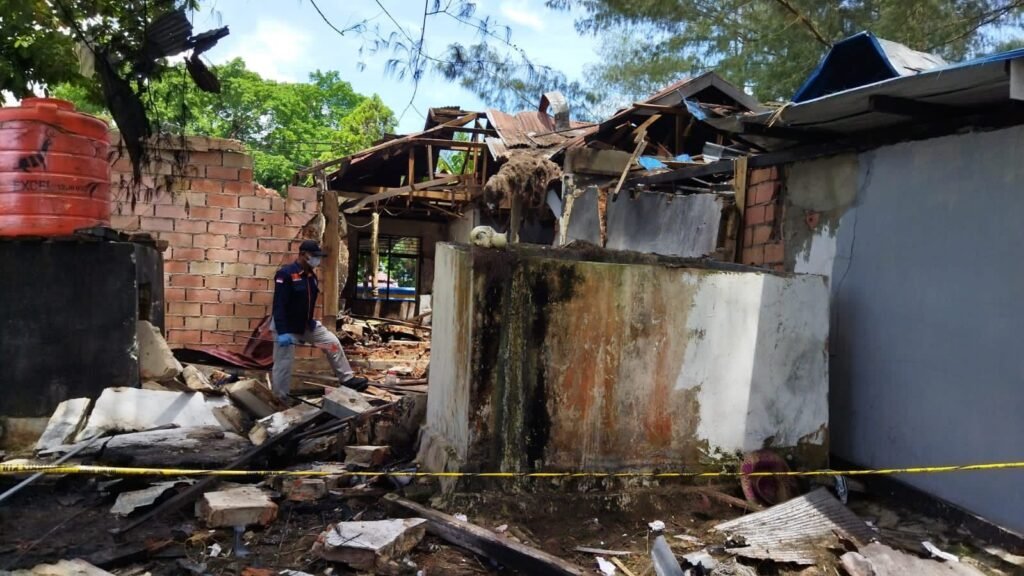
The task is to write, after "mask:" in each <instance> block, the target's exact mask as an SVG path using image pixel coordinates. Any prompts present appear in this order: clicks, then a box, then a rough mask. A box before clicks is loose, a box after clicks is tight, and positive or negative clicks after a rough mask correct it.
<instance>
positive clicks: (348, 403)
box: [322, 387, 373, 418]
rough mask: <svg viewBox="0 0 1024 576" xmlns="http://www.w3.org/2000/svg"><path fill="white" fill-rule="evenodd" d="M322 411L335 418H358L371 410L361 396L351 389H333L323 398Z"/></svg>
mask: <svg viewBox="0 0 1024 576" xmlns="http://www.w3.org/2000/svg"><path fill="white" fill-rule="evenodd" d="M322 407H323V410H324V412H327V413H328V414H330V415H331V416H334V417H335V418H348V417H350V416H358V415H359V414H362V413H363V412H366V411H367V410H369V409H371V408H373V406H371V405H370V403H369V402H367V401H366V399H365V398H363V396H362V394H360V393H359V392H356V391H355V390H352V389H351V388H345V387H341V388H335V389H334V390H331V391H330V393H328V394H327V395H326V396H324V402H323V406H322Z"/></svg>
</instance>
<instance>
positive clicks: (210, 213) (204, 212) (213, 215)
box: [191, 206, 220, 222]
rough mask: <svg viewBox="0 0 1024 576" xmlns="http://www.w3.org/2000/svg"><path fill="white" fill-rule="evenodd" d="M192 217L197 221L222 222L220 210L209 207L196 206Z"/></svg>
mask: <svg viewBox="0 0 1024 576" xmlns="http://www.w3.org/2000/svg"><path fill="white" fill-rule="evenodd" d="M191 212H192V217H193V218H195V219H196V220H209V221H211V222H214V221H218V220H220V208H217V207H209V206H196V207H195V208H193V209H192V210H191Z"/></svg>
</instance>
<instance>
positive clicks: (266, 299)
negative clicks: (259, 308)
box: [250, 292, 274, 306]
mask: <svg viewBox="0 0 1024 576" xmlns="http://www.w3.org/2000/svg"><path fill="white" fill-rule="evenodd" d="M250 294H251V295H252V303H253V304H262V305H264V306H269V305H270V304H273V303H274V293H273V292H250Z"/></svg>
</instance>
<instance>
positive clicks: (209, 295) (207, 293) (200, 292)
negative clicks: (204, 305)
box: [185, 288, 220, 302]
mask: <svg viewBox="0 0 1024 576" xmlns="http://www.w3.org/2000/svg"><path fill="white" fill-rule="evenodd" d="M185 300H188V301H189V302H220V292H218V291H217V290H209V289H207V288H189V289H187V290H185Z"/></svg>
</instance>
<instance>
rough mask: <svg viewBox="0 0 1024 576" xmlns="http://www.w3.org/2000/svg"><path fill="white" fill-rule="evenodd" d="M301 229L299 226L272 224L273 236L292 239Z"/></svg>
mask: <svg viewBox="0 0 1024 576" xmlns="http://www.w3.org/2000/svg"><path fill="white" fill-rule="evenodd" d="M301 230H302V227H301V226H274V234H273V236H274V238H284V239H286V240H294V239H295V237H297V236H298V235H299V232H300V231H301Z"/></svg>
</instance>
